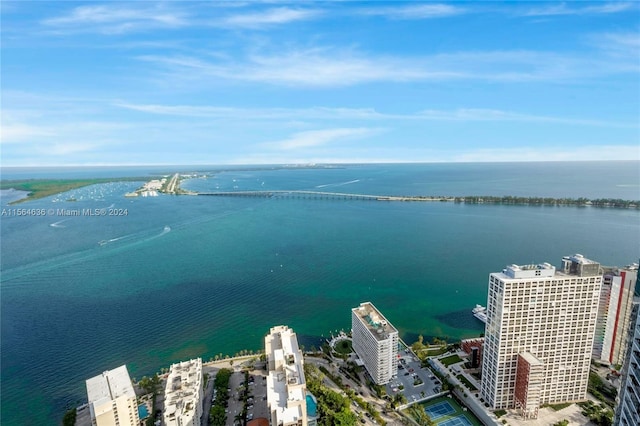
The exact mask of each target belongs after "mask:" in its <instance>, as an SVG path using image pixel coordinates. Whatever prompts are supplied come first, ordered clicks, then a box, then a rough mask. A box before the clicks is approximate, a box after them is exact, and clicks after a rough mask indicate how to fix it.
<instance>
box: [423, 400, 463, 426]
mask: <svg viewBox="0 0 640 426" xmlns="http://www.w3.org/2000/svg"><path fill="white" fill-rule="evenodd" d="M424 411H426V412H427V414H428V415H429V417H431V420H436V419H439V418H440V417H444V416H448V415H449V414H453V413H455V412H456V409H455V408H453V407H452V406H451V404H449V401H442V402H439V403H437V404H435V405H432V406H430V407H427V408H425V409H424ZM450 426H454V425H450Z"/></svg>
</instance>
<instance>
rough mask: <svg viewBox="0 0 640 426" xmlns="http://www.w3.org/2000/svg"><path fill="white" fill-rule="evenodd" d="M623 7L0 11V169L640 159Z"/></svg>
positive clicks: (98, 5) (635, 29) (184, 6)
mask: <svg viewBox="0 0 640 426" xmlns="http://www.w3.org/2000/svg"><path fill="white" fill-rule="evenodd" d="M639 29H640V5H639V4H638V3H635V2H565V3H562V2H530V3H528V2H518V3H509V2H473V3H471V2H469V3H468V2H330V1H328V2H303V3H298V2H295V3H294V2H291V3H287V2H273V3H272V2H258V1H248V2H213V3H208V2H75V1H74V2H67V1H64V2H62V1H60V2H47V1H38V2H18V1H3V2H2V29H1V37H2V51H3V53H2V59H3V60H2V64H1V74H2V83H3V84H2V89H1V90H2V91H1V100H2V111H1V112H2V114H1V117H2V118H1V125H2V131H1V151H2V160H1V165H2V166H64V165H165V164H197V165H201V164H222V165H224V164H290V163H380V162H396V163H402V162H487V161H577V160H639V159H640V148H639V146H640V144H639V141H640V124H639V123H638V117H639V116H640V95H639V93H640V79H639V78H638V76H639V72H640V35H639Z"/></svg>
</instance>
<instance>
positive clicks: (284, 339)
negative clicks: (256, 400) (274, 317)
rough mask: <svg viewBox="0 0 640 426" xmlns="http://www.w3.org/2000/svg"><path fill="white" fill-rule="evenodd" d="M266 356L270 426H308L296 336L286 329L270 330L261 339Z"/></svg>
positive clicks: (301, 366) (301, 367)
mask: <svg viewBox="0 0 640 426" xmlns="http://www.w3.org/2000/svg"><path fill="white" fill-rule="evenodd" d="M264 350H265V354H266V356H267V368H268V370H269V377H268V378H267V404H268V406H269V412H270V414H271V415H270V417H271V424H272V425H278V426H293V425H295V426H308V422H307V383H306V380H305V377H304V362H303V358H302V351H300V349H299V348H298V339H297V337H296V333H294V332H293V330H291V329H290V328H289V327H287V326H284V325H280V326H277V327H272V328H271V330H269V334H267V336H266V337H265V338H264Z"/></svg>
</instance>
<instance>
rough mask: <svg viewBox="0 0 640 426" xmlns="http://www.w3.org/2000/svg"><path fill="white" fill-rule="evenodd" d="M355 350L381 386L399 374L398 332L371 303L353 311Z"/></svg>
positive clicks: (352, 329)
mask: <svg viewBox="0 0 640 426" xmlns="http://www.w3.org/2000/svg"><path fill="white" fill-rule="evenodd" d="M351 332H352V338H353V349H354V351H355V353H356V354H357V355H358V357H359V358H360V359H361V360H362V362H363V363H364V367H365V368H366V369H367V372H368V373H369V375H370V376H371V378H372V379H373V381H374V382H375V383H376V384H378V385H384V384H386V383H388V382H389V381H390V380H391V378H392V377H394V376H396V375H397V374H398V330H396V328H395V327H394V326H393V325H391V323H390V322H389V321H387V319H386V318H385V317H384V315H382V314H381V313H380V311H378V309H376V307H375V306H373V304H372V303H370V302H365V303H361V304H360V306H358V307H357V308H353V309H352V310H351Z"/></svg>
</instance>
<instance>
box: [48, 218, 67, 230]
mask: <svg viewBox="0 0 640 426" xmlns="http://www.w3.org/2000/svg"><path fill="white" fill-rule="evenodd" d="M67 220H69V219H64V220H60V221H58V222H56V223H52V224H50V225H49V226H50V227H52V228H66V226H64V225H60V224H61V223H62V222H66V221H67Z"/></svg>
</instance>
